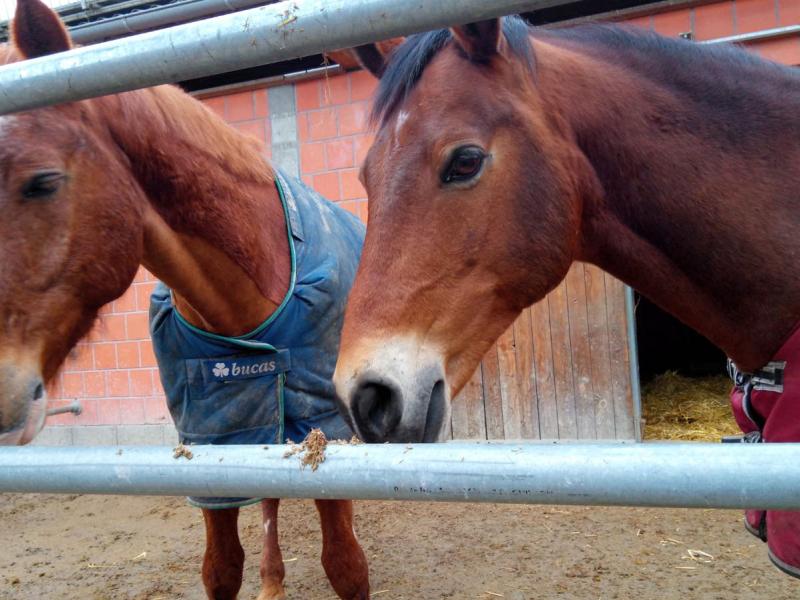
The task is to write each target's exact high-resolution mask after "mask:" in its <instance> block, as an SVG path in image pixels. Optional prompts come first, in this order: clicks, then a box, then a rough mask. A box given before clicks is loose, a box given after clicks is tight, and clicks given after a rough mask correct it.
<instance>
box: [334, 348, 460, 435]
mask: <svg viewBox="0 0 800 600" xmlns="http://www.w3.org/2000/svg"><path fill="white" fill-rule="evenodd" d="M354 363H355V364H359V365H361V368H359V369H351V368H349V367H348V365H349V364H354ZM354 363H352V362H350V361H348V360H347V359H346V358H345V360H343V359H342V356H341V355H340V357H339V363H338V364H337V368H336V374H335V375H334V381H335V382H336V389H337V393H338V395H339V400H340V408H341V410H342V412H343V413H344V416H345V418H346V419H347V420H348V422H349V423H350V424H351V425H352V426H353V428H354V429H355V432H356V434H358V436H359V437H360V438H361V439H362V440H364V441H365V442H394V443H402V442H405V443H408V442H436V441H439V440H441V439H442V438H443V437H444V435H445V433H446V432H447V424H448V422H449V420H450V399H449V397H448V391H447V386H446V383H445V378H444V369H443V368H442V365H441V361H440V360H438V356H437V355H435V353H429V352H425V350H424V348H417V347H413V346H412V345H410V344H408V343H397V342H395V343H392V342H390V343H385V344H381V345H380V350H379V352H378V353H377V354H375V355H374V356H371V357H364V356H363V355H362V356H360V357H359V358H357V359H356V360H355V361H354Z"/></svg>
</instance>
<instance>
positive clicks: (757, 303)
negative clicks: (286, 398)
mask: <svg viewBox="0 0 800 600" xmlns="http://www.w3.org/2000/svg"><path fill="white" fill-rule="evenodd" d="M498 30H499V28H494V29H493V28H491V27H488V26H483V27H482V28H478V29H475V28H474V27H473V28H472V29H470V28H469V27H466V28H456V29H455V30H454V33H455V35H454V37H452V38H450V39H445V38H439V39H440V42H441V48H440V49H438V50H436V51H434V52H432V53H431V55H430V56H429V57H428V59H427V62H425V61H423V63H424V64H423V65H422V71H421V75H416V73H419V69H418V70H417V71H415V76H417V77H418V78H417V79H416V80H412V79H410V77H407V78H405V80H400V79H401V78H400V77H399V76H398V74H397V72H396V71H397V69H398V67H396V66H395V67H393V64H394V63H390V64H389V66H388V69H387V71H386V75H385V76H384V78H383V80H382V83H381V86H382V87H381V88H380V89H379V92H378V104H377V106H376V116H377V118H378V120H379V129H378V131H377V135H376V140H375V143H374V145H373V147H372V148H371V149H370V151H369V153H368V156H367V159H366V161H365V165H364V168H363V172H362V177H363V180H364V183H365V185H366V188H367V191H368V195H369V197H370V207H369V211H370V214H369V224H370V226H369V229H368V232H367V238H366V242H365V246H364V252H363V255H362V262H361V267H360V270H359V274H358V277H357V279H356V283H355V285H354V287H353V290H352V293H351V296H350V303H349V306H348V311H347V314H346V318H345V325H344V331H343V335H342V345H341V353H340V356H339V363H338V365H337V375H336V381H337V386H338V389H339V390H340V393H341V394H342V395H343V396H344V397H345V401H346V402H349V403H350V404H351V407H350V408H351V410H355V408H354V407H355V406H357V404H358V402H359V398H360V396H359V391H358V386H359V385H360V384H359V382H362V383H363V382H364V381H367V379H369V378H370V377H377V378H380V377H383V376H384V375H386V374H385V373H384V372H383V371H381V370H380V369H379V368H378V369H377V371H376V369H375V368H374V365H375V364H377V363H376V361H384V360H388V359H387V358H385V357H384V358H380V359H379V358H378V357H381V356H382V355H381V352H380V349H381V348H383V347H388V344H389V341H388V340H392V339H401V338H402V339H409V338H411V339H414V340H416V342H415V343H416V344H417V346H418V347H420V348H429V349H431V350H430V352H431V353H432V354H435V355H436V356H438V357H441V358H440V360H441V361H442V363H443V365H444V373H445V378H446V381H447V383H448V387H449V389H450V392H451V394H452V395H455V394H456V393H457V392H458V391H459V390H460V389H461V387H462V386H463V385H464V384H465V383H466V381H467V380H468V379H469V377H470V375H471V373H472V372H473V370H474V369H475V367H476V365H477V364H478V362H479V361H480V358H481V357H482V356H483V354H484V352H485V351H486V350H487V348H488V347H489V346H490V344H491V343H492V342H493V341H494V340H496V339H497V338H498V337H499V336H500V334H501V333H502V332H503V331H504V330H505V329H506V328H507V327H508V326H509V325H510V324H511V322H512V321H513V320H514V319H515V318H516V316H517V315H518V314H519V312H520V310H521V309H522V308H523V307H525V306H528V305H530V304H531V303H533V302H536V301H537V300H539V299H540V298H542V297H543V296H544V295H545V294H546V293H547V292H548V291H550V290H551V289H553V287H554V286H555V285H557V284H558V283H559V282H560V281H561V280H562V278H563V277H564V276H565V274H566V273H567V269H568V267H569V265H570V264H571V263H572V262H573V261H576V260H577V261H585V262H590V263H594V264H596V265H598V266H600V267H602V268H603V269H605V270H606V271H608V272H609V273H612V274H613V275H615V276H617V277H619V278H620V279H622V280H623V281H625V282H626V283H628V284H630V285H632V286H633V287H635V288H636V289H638V290H639V291H641V292H642V293H644V294H645V295H646V296H648V297H649V298H651V299H652V300H653V301H655V302H656V303H657V304H659V305H660V306H661V307H662V308H664V309H666V310H667V311H669V312H671V313H672V314H673V315H675V316H677V317H678V318H680V319H681V320H683V321H684V322H686V323H687V324H688V325H689V326H691V327H692V328H694V329H696V330H697V331H699V332H701V333H702V334H703V335H705V336H706V337H707V338H709V339H710V340H711V341H712V342H714V343H715V344H716V345H718V346H719V347H720V348H722V349H723V350H724V351H725V352H726V353H727V354H728V355H729V356H731V357H732V358H733V359H734V360H735V361H736V362H737V364H738V365H740V366H741V367H742V368H744V369H754V368H757V367H759V366H761V365H762V364H763V363H765V362H766V361H767V360H768V359H769V357H770V356H771V355H772V354H773V353H774V352H775V350H776V349H777V348H778V347H779V346H780V345H781V343H782V341H783V340H785V339H786V337H787V336H788V335H789V333H790V332H791V331H792V330H793V328H794V327H795V326H796V324H797V322H798V320H800V277H798V275H800V273H799V272H798V271H800V263H798V261H797V258H796V257H797V255H798V253H800V238H798V236H797V230H798V224H800V223H798V221H800V213H799V212H798V210H797V209H798V201H799V200H800V199H799V197H798V190H800V144H798V142H797V140H798V139H800V120H799V118H798V115H800V74H798V72H797V71H792V70H791V69H788V68H785V67H781V66H778V65H776V64H772V63H769V62H767V61H764V60H761V59H759V58H756V57H753V56H749V55H747V54H746V53H744V52H743V51H740V50H735V49H732V48H730V49H729V48H710V47H700V46H698V45H695V44H692V43H689V42H683V41H674V40H666V39H664V38H660V37H658V36H656V35H654V34H649V33H637V32H636V31H634V30H628V29H624V28H617V27H609V26H590V27H582V28H576V29H574V30H561V31H550V32H539V31H536V32H534V30H530V31H529V32H528V33H527V34H526V35H528V36H529V38H528V43H529V44H531V45H532V48H533V57H534V60H533V67H531V65H530V63H529V61H527V60H525V59H524V57H522V56H521V55H520V52H518V51H515V50H514V48H513V47H512V46H514V45H513V44H508V43H506V42H507V40H505V41H504V39H505V38H503V37H499V38H495V39H494V41H492V39H488V40H483V42H481V43H477V42H476V41H475V40H474V39H473V40H472V41H469V40H470V37H471V36H472V37H474V36H475V35H478V36H480V35H488V36H492V35H494V36H497V31H498ZM512 30H513V31H517V32H518V28H517V29H513V28H512ZM481 31H483V32H484V33H481ZM507 31H508V30H507ZM476 32H477V33H476ZM427 35H436V34H427ZM465 40H466V41H465ZM406 43H407V44H409V43H412V44H413V43H414V42H413V38H412V41H411V42H406ZM420 47H421V45H419V46H417V48H416V55H415V56H417V57H418V56H420V55H421V54H423V52H422V51H421V50H420ZM518 47H519V44H517V48H518ZM408 48H411V46H408ZM475 48H478V49H479V54H480V56H478V57H475V56H473V55H474V54H475V52H476V50H475ZM487 48H495V49H496V51H495V52H494V53H493V54H492V53H491V52H489V51H487ZM487 52H488V54H487ZM403 54H404V51H403V47H401V48H400V49H399V50H398V51H397V52H396V53H395V56H398V55H400V56H403ZM418 66H419V64H418ZM393 68H394V69H395V72H393ZM464 144H474V145H477V146H479V147H481V148H484V149H485V150H486V152H487V154H488V155H489V158H488V159H487V161H486V166H485V167H484V170H483V172H482V175H481V176H480V177H479V179H478V180H477V181H474V182H471V183H470V184H469V185H458V186H447V185H444V184H442V183H441V182H440V179H439V174H440V173H441V171H442V169H443V168H444V165H445V164H446V161H447V158H448V156H449V152H450V151H451V149H452V148H453V147H455V146H459V145H464ZM387 257H391V259H390V260H387ZM386 352H389V350H386ZM392 360H393V361H395V362H397V363H405V364H411V365H413V364H414V363H413V360H414V359H413V358H412V357H411V356H404V355H403V356H400V355H397V356H394V357H393V359H392ZM381 364H382V363H381ZM416 368H418V369H419V370H417V371H415V370H414V369H415V367H414V366H410V367H409V370H410V371H409V374H408V381H418V374H419V373H420V372H421V371H422V369H423V368H425V365H422V366H418V367H416ZM415 378H416V379H415ZM369 381H371V379H370V380H369ZM395 383H396V386H400V385H401V384H400V383H397V382H395ZM408 385H411V384H410V383H409V384H408ZM387 394H388V392H387ZM406 400H407V399H406ZM423 414H424V413H423Z"/></svg>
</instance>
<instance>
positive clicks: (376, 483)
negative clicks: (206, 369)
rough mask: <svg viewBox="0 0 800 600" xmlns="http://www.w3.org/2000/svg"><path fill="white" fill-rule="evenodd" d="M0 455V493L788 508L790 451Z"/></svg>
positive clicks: (586, 446) (482, 449)
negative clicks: (311, 456) (317, 457)
mask: <svg viewBox="0 0 800 600" xmlns="http://www.w3.org/2000/svg"><path fill="white" fill-rule="evenodd" d="M286 450H287V447H286V446H228V447H221V446H192V447H191V451H192V453H193V457H192V458H191V459H186V458H184V457H180V458H177V459H176V458H174V457H173V451H172V449H170V448H167V447H156V448H154V447H125V448H115V447H104V448H41V447H21V448H2V449H0V491H4V492H52V493H94V494H148V495H194V496H198V495H199V496H246V497H280V498H353V499H373V500H377V499H392V500H440V501H458V502H505V503H524V504H582V505H619V506H683V507H703V508H776V509H800V444H704V443H652V444H651V443H644V444H631V445H628V444H620V443H567V444H547V443H540V444H523V445H512V444H486V443H448V444H428V445H426V444H422V445H414V446H411V445H409V446H406V445H403V444H375V445H358V446H350V445H341V446H339V445H329V446H328V448H327V451H326V460H325V462H324V463H322V464H321V465H320V466H319V469H318V470H316V471H312V469H311V468H310V467H305V468H301V462H300V461H301V459H302V455H292V456H288V457H287V456H286V455H285V453H286Z"/></svg>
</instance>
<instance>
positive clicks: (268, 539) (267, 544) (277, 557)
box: [258, 499, 286, 600]
mask: <svg viewBox="0 0 800 600" xmlns="http://www.w3.org/2000/svg"><path fill="white" fill-rule="evenodd" d="M279 502H280V500H278V499H268V500H262V501H261V514H262V515H263V517H264V518H263V522H264V551H263V553H262V554H261V593H260V594H259V595H258V600H285V598H286V592H284V590H283V578H284V577H285V576H286V569H285V568H284V566H283V556H282V555H281V548H280V546H278V503H279Z"/></svg>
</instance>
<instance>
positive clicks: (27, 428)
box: [0, 393, 47, 446]
mask: <svg viewBox="0 0 800 600" xmlns="http://www.w3.org/2000/svg"><path fill="white" fill-rule="evenodd" d="M46 417H47V393H45V394H44V395H43V396H42V397H41V398H39V399H38V400H34V401H33V403H32V404H31V408H30V411H29V412H28V419H27V421H25V425H24V426H22V427H20V428H19V429H16V430H14V431H9V432H8V433H4V434H2V435H0V446H24V445H25V444H28V443H30V442H32V441H33V439H34V438H35V437H36V436H37V435H39V432H40V431H41V430H42V429H43V428H44V421H45V418H46Z"/></svg>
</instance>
